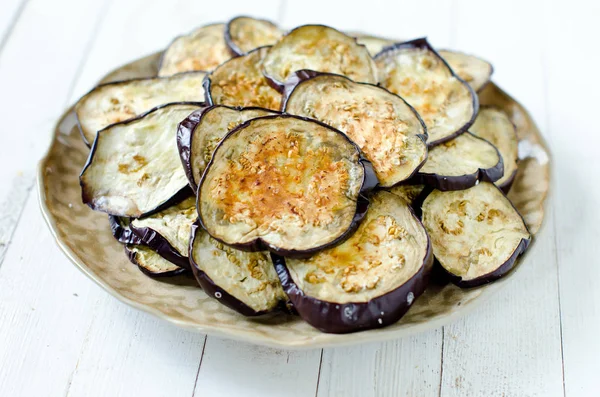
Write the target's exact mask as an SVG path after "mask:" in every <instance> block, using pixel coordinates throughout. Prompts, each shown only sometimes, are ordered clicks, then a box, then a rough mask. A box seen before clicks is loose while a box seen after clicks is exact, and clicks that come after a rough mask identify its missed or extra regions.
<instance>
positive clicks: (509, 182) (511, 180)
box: [498, 168, 519, 194]
mask: <svg viewBox="0 0 600 397" xmlns="http://www.w3.org/2000/svg"><path fill="white" fill-rule="evenodd" d="M518 171H519V169H518V168H517V169H516V170H514V172H513V173H512V175H511V176H510V178H508V179H507V180H506V182H504V183H503V184H502V185H499V186H498V187H499V188H500V190H502V193H504V194H508V192H510V188H511V187H512V185H513V183H514V182H515V178H516V177H517V172H518Z"/></svg>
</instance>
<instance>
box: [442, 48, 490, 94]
mask: <svg viewBox="0 0 600 397" xmlns="http://www.w3.org/2000/svg"><path fill="white" fill-rule="evenodd" d="M439 54H440V55H441V56H442V58H444V60H445V61H446V62H448V65H450V67H451V68H452V70H453V71H454V73H456V74H457V75H458V76H459V77H460V78H461V79H463V80H464V81H466V82H467V83H469V85H470V86H471V88H473V90H474V91H476V92H477V91H481V89H482V88H483V87H485V85H486V84H487V83H488V82H489V81H490V79H491V77H492V73H493V72H494V68H493V67H492V64H491V63H489V62H488V61H485V60H483V59H481V58H478V57H476V56H474V55H469V54H464V53H462V52H458V51H450V50H440V51H439Z"/></svg>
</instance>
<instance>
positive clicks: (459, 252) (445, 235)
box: [422, 182, 531, 288]
mask: <svg viewBox="0 0 600 397" xmlns="http://www.w3.org/2000/svg"><path fill="white" fill-rule="evenodd" d="M422 208H423V224H424V225H425V228H426V229H427V232H428V233H429V236H430V237H431V244H432V246H433V253H434V255H435V257H436V258H437V260H438V261H439V262H440V264H441V265H442V267H443V268H444V269H445V270H446V271H447V272H448V273H449V274H450V276H451V279H452V281H453V282H454V283H455V284H456V285H458V286H459V287H465V288H467V287H476V286H479V285H483V284H486V283H490V282H492V281H494V280H496V279H498V278H500V277H502V276H504V275H505V274H506V273H507V272H508V271H510V270H511V269H512V268H513V267H514V266H515V262H516V260H517V257H518V256H519V255H521V254H522V253H523V252H525V250H526V249H527V247H528V245H529V242H530V241H531V234H530V233H529V231H528V230H527V227H526V226H525V222H524V221H523V218H521V215H519V213H518V212H517V210H516V209H515V208H514V207H513V205H512V204H511V202H510V201H509V200H508V198H506V196H505V195H504V194H503V193H502V192H501V191H500V190H499V189H498V188H497V187H496V186H495V185H494V184H492V183H487V182H482V183H480V184H479V185H477V186H474V187H472V188H470V189H467V190H461V191H454V192H441V191H439V190H434V191H433V192H432V193H431V194H430V195H429V196H427V198H426V199H425V201H424V202H423V207H422Z"/></svg>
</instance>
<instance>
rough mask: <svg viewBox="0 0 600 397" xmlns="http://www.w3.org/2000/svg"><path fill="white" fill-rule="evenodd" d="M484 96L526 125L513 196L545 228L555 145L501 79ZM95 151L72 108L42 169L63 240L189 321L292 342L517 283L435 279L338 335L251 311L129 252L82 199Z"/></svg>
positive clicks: (403, 330)
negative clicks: (391, 309) (464, 285)
mask: <svg viewBox="0 0 600 397" xmlns="http://www.w3.org/2000/svg"><path fill="white" fill-rule="evenodd" d="M158 59H159V54H154V55H151V56H148V57H145V58H142V59H139V60H137V61H134V62H132V63H130V64H128V65H125V66H123V67H121V68H119V69H117V70H115V71H113V72H112V73H110V74H109V75H107V76H106V77H105V78H104V79H103V82H107V81H115V80H122V79H128V78H133V77H147V76H152V75H155V74H156V68H157V61H158ZM199 99H201V98H199ZM480 101H481V104H486V105H495V106H497V107H500V108H502V109H504V110H505V111H506V112H507V113H508V114H509V115H510V117H511V119H512V121H513V122H514V123H515V125H516V126H517V131H518V135H519V139H520V146H519V149H520V150H519V152H520V153H519V155H520V158H521V162H520V165H519V172H518V175H517V177H516V180H515V182H514V185H513V187H512V190H511V192H510V194H509V197H510V199H511V200H512V201H513V203H514V204H515V206H516V207H517V208H518V209H519V211H520V212H521V214H522V215H523V217H524V218H525V221H526V222H527V225H528V226H529V228H530V230H531V232H532V233H534V234H537V233H538V231H539V230H540V226H541V224H542V221H543V218H544V203H545V201H546V198H547V196H548V189H549V181H550V161H549V152H548V149H547V146H546V144H545V143H544V141H543V139H542V137H541V135H540V133H539V131H538V129H537V127H536V126H535V124H534V122H533V120H532V119H531V117H530V116H529V114H528V113H527V112H526V111H525V109H524V108H523V107H522V106H521V105H519V103H517V102H516V101H515V100H514V99H512V98H511V97H510V96H509V95H508V94H506V93H505V92H503V91H502V90H501V89H500V88H498V87H497V86H496V85H494V84H493V83H490V84H488V86H487V87H486V88H485V89H484V90H483V92H481V93H480ZM88 151H89V150H88V148H87V147H86V146H85V145H84V144H83V142H82V140H81V138H80V135H79V130H78V129H77V126H76V125H75V115H74V112H73V110H72V109H69V110H67V111H66V113H65V114H64V115H63V117H62V118H61V119H60V121H59V122H58V124H57V125H56V129H55V131H54V138H53V141H52V144H51V146H50V149H49V150H48V153H47V155H46V157H45V158H44V159H43V160H42V161H41V163H40V167H39V173H38V188H39V189H38V190H39V194H40V197H39V198H40V205H41V208H42V212H43V214H44V217H45V219H46V221H47V222H48V225H49V226H50V229H51V230H52V233H53V234H54V236H55V238H56V241H57V243H58V245H59V246H60V248H61V249H62V250H63V251H64V252H65V254H66V255H67V257H68V258H69V259H70V260H71V261H72V262H73V263H74V264H75V265H76V266H77V267H78V268H79V269H80V270H81V271H83V272H84V273H85V274H86V275H87V276H88V277H89V278H91V279H92V280H94V281H95V282H96V283H98V284H99V285H100V286H101V287H102V288H104V289H105V290H107V291H108V292H109V293H110V294H112V295H113V296H115V297H116V298H118V299H119V300H121V301H123V302H125V303H127V304H129V305H131V306H133V307H135V308H138V309H140V310H143V311H146V312H148V313H152V314H154V315H156V316H158V317H160V318H162V319H164V320H167V321H169V322H171V323H173V324H175V325H178V326H181V327H185V328H188V329H192V330H195V331H199V332H204V333H207V334H214V335H219V336H223V337H228V338H235V339H240V340H245V341H249V342H252V343H258V344H263V345H270V346H278V347H287V348H307V347H322V346H334V345H347V344H355V343H363V342H368V341H375V340H385V339H392V338H399V337H402V336H406V335H410V334H414V333H417V332H421V331H424V330H428V329H431V328H438V327H440V326H442V325H444V324H447V323H449V322H451V321H454V320H455V319H457V318H458V317H460V316H462V315H463V314H465V313H466V312H468V311H469V310H471V309H472V308H474V307H475V306H477V305H479V304H480V303H481V302H482V301H484V300H485V298H486V297H488V296H490V295H491V294H492V293H494V292H495V291H497V290H498V289H500V288H502V287H503V286H504V285H506V284H507V283H509V282H510V281H511V279H512V277H513V276H514V273H515V272H514V271H513V272H512V273H511V274H509V275H508V276H507V277H505V278H503V279H500V280H499V281H496V282H495V283H493V284H490V285H487V286H484V287H480V288H475V289H468V290H463V289H460V288H458V287H456V286H454V285H452V284H448V283H446V282H444V281H440V280H435V278H434V280H433V282H432V284H431V286H430V287H429V288H428V289H427V291H426V292H425V294H424V295H423V296H421V297H420V298H419V299H418V300H417V301H416V303H415V304H414V305H413V307H412V308H411V309H410V310H409V312H408V313H407V314H406V315H405V316H404V317H403V318H402V320H400V321H399V322H398V323H396V324H394V325H391V326H389V327H386V328H382V329H377V330H370V331H363V332H358V333H353V334H346V335H333V334H325V333H321V332H319V331H317V330H316V329H314V328H312V327H311V326H309V325H308V324H306V323H305V322H303V321H301V320H300V319H299V318H297V317H294V316H289V315H283V314H277V315H270V316H267V317H263V318H246V317H243V316H241V315H239V314H237V313H236V312H234V311H232V310H230V309H228V308H227V307H225V306H223V305H221V304H219V303H218V302H217V301H215V300H214V299H212V298H209V297H208V296H207V295H206V294H205V293H204V292H202V290H201V289H199V288H197V287H196V283H195V281H194V280H193V279H192V278H186V277H179V278H176V279H169V280H167V281H157V280H155V279H152V278H149V277H147V276H146V275H144V274H143V273H142V272H140V271H139V270H138V268H137V267H136V266H134V265H132V264H131V263H130V262H129V261H128V259H127V258H126V256H125V254H124V253H123V247H122V245H120V244H119V243H118V242H117V241H115V239H114V238H113V237H112V235H111V232H110V228H109V225H108V221H107V217H106V215H105V214H103V213H99V212H94V211H92V210H91V209H89V208H88V207H87V206H85V205H84V204H82V202H81V192H80V189H79V179H78V177H79V173H80V171H81V169H82V167H83V164H84V162H85V160H86V157H87V155H88ZM534 242H535V239H534ZM533 251H534V250H532V249H531V248H530V249H529V251H528V253H527V254H526V255H525V256H523V257H522V258H521V260H520V264H519V266H518V267H517V269H515V270H516V271H518V269H519V268H521V267H523V266H527V262H528V256H529V255H532V254H533Z"/></svg>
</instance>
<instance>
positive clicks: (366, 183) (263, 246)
mask: <svg viewBox="0 0 600 397" xmlns="http://www.w3.org/2000/svg"><path fill="white" fill-rule="evenodd" d="M244 109H249V108H244ZM250 109H251V108H250ZM278 117H286V118H294V119H297V120H302V121H308V122H311V123H316V124H318V125H320V126H322V127H325V128H327V129H329V130H332V131H335V132H336V133H338V134H340V135H341V136H342V137H343V138H344V139H346V140H347V141H348V142H349V143H350V144H351V145H352V146H353V147H354V148H355V149H356V151H357V152H358V153H359V159H358V162H359V163H360V164H361V166H362V167H363V170H364V175H363V181H362V184H361V187H360V191H359V193H358V198H357V200H356V212H355V213H354V217H353V218H352V222H351V223H350V226H349V227H348V229H346V231H345V232H344V233H342V234H341V235H340V236H338V237H337V238H336V239H335V240H333V241H331V242H329V243H327V244H324V245H322V246H318V247H314V248H310V249H308V250H301V251H299V250H288V249H281V248H278V247H275V246H273V245H271V244H268V243H266V242H265V241H263V239H262V238H260V237H258V238H256V239H255V240H253V241H249V242H247V243H240V244H230V243H227V242H225V241H223V240H222V239H219V238H218V237H214V236H213V235H211V237H212V238H213V239H215V240H217V241H219V242H220V243H223V244H225V245H228V246H230V247H232V248H235V249H238V250H240V251H248V252H256V251H269V252H272V253H275V254H278V255H282V256H287V257H290V258H299V259H301V258H308V257H310V256H312V255H313V254H315V253H316V252H319V251H322V250H323V249H325V248H329V247H333V246H336V245H338V244H340V243H342V242H344V241H345V240H346V239H347V238H348V237H350V236H351V235H352V233H354V231H355V230H356V229H357V228H358V226H359V225H360V222H362V220H363V219H364V217H365V215H366V214H367V210H368V208H369V199H368V196H369V194H370V193H371V191H372V190H374V189H375V188H376V187H377V186H379V180H378V179H377V174H375V169H374V168H373V165H372V164H371V162H370V161H369V160H367V159H366V158H365V157H364V156H363V154H362V151H361V150H360V148H359V147H358V146H357V145H356V143H354V142H353V141H352V140H351V139H350V138H348V137H347V136H346V134H344V133H343V132H341V131H339V130H336V129H335V128H333V127H331V126H329V125H327V124H325V123H322V122H320V121H319V120H314V119H311V118H308V117H301V116H294V115H291V114H286V113H282V114H276V115H273V116H264V117H257V118H255V119H251V120H248V121H246V122H244V123H242V124H240V125H238V126H237V127H235V128H234V129H233V130H231V131H229V132H228V133H227V135H225V136H224V137H223V139H222V140H221V142H219V144H218V145H217V146H216V147H215V152H216V151H217V150H218V149H219V148H220V147H221V145H223V142H225V141H226V140H227V139H228V138H229V137H230V136H232V135H233V134H236V133H237V132H238V131H239V130H241V129H243V128H246V127H247V126H248V125H250V123H251V122H252V121H254V120H257V119H274V118H278ZM213 161H214V156H213V158H211V159H210V161H209V162H208V164H207V165H206V168H205V169H204V173H203V174H202V179H201V180H200V184H199V185H198V189H197V195H196V208H197V210H198V222H199V224H200V225H201V226H202V228H203V229H204V230H206V231H207V233H208V229H207V228H206V224H205V223H204V219H203V218H202V214H201V213H200V201H201V199H202V185H203V184H204V182H205V181H206V175H207V172H208V170H209V169H210V167H211V166H212V165H213ZM209 235H210V233H209Z"/></svg>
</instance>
